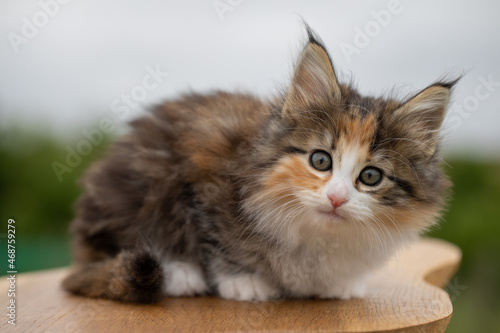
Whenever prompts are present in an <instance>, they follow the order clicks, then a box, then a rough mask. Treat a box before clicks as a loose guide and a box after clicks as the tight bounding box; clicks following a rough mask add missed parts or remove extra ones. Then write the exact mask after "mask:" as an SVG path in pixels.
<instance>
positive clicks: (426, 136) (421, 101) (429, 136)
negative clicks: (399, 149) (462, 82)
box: [394, 81, 456, 152]
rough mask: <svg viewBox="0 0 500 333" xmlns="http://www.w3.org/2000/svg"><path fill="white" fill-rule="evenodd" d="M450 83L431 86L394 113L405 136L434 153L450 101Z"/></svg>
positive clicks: (451, 84)
mask: <svg viewBox="0 0 500 333" xmlns="http://www.w3.org/2000/svg"><path fill="white" fill-rule="evenodd" d="M455 82H456V81H454V82H451V83H436V84H433V85H431V86H429V87H427V88H425V89H424V90H422V91H421V92H419V93H418V94H416V95H415V96H414V97H412V98H410V99H409V100H408V101H406V102H405V103H404V104H403V105H402V106H401V107H400V108H398V109H397V110H396V111H395V112H394V117H395V118H394V120H395V121H396V122H399V123H400V124H404V127H405V129H406V132H407V134H408V135H409V136H410V137H411V138H412V139H413V140H416V142H419V143H421V144H422V145H424V146H427V147H428V148H429V152H434V150H435V149H434V148H435V146H436V144H437V142H438V136H439V131H440V129H441V125H442V123H443V120H444V117H445V115H446V110H447V108H448V103H449V101H450V94H451V88H452V87H453V85H454V84H455Z"/></svg>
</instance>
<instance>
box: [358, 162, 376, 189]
mask: <svg viewBox="0 0 500 333" xmlns="http://www.w3.org/2000/svg"><path fill="white" fill-rule="evenodd" d="M359 180H360V181H361V182H362V183H363V184H365V185H368V186H375V185H378V184H380V182H381V181H382V171H380V169H377V168H374V167H367V168H364V169H363V171H361V173H360V174H359Z"/></svg>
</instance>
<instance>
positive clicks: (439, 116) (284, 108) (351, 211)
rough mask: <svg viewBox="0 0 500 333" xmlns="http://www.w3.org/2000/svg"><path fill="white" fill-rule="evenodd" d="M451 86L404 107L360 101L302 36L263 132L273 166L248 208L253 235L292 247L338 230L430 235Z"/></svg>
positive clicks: (443, 187) (442, 182) (441, 182)
mask: <svg viewBox="0 0 500 333" xmlns="http://www.w3.org/2000/svg"><path fill="white" fill-rule="evenodd" d="M453 83H454V82H452V83H435V84H433V85H431V86H429V87H427V88H426V89H424V90H422V91H421V92H419V93H417V94H416V95H414V96H413V97H411V98H409V99H407V100H406V101H397V100H393V99H382V98H372V97H363V96H360V95H359V94H358V93H357V92H356V90H355V89H354V88H352V87H350V86H349V85H344V84H339V82H338V81H337V77H336V74H335V71H334V68H333V66H332V63H331V61H330V57H329V55H328V53H327V52H326V50H325V48H324V47H323V45H322V44H321V43H320V42H319V40H318V39H317V38H316V37H315V36H314V35H313V34H312V33H309V42H308V44H307V45H306V47H305V49H304V51H303V53H302V54H301V56H300V58H299V60H298V63H297V65H296V68H295V71H294V74H293V78H292V83H291V85H290V86H289V88H288V90H287V92H286V94H285V95H284V96H283V100H282V101H281V102H280V103H279V105H278V107H277V109H279V115H277V116H276V123H275V124H274V125H272V126H270V127H271V128H272V129H271V132H272V133H273V135H274V136H273V139H272V140H270V141H271V142H272V144H268V145H267V146H265V147H262V150H263V153H262V155H263V156H265V157H264V159H268V160H274V162H273V163H272V165H271V166H270V167H268V168H267V171H266V172H264V174H263V175H261V178H260V181H259V183H260V186H259V190H258V191H257V192H255V193H254V194H253V195H252V196H251V197H250V200H249V201H248V203H247V208H248V209H249V210H251V211H253V212H257V213H256V214H257V216H258V219H259V220H260V221H261V227H262V228H265V229H268V231H270V232H273V233H274V234H275V235H278V234H279V233H281V232H286V231H287V230H288V231H290V230H294V233H293V234H294V235H295V237H298V238H300V237H302V236H301V235H303V236H304V237H306V235H307V234H309V233H310V232H313V233H315V232H326V231H327V230H331V231H333V232H335V230H337V231H338V230H339V229H342V228H343V229H345V228H347V229H353V230H354V229H356V230H360V231H363V230H367V231H372V232H374V233H378V232H384V231H388V232H389V231H390V230H392V231H394V232H396V233H398V232H401V231H405V230H413V231H420V230H423V229H425V228H427V227H429V226H430V225H432V224H433V223H435V220H436V218H437V217H438V215H439V213H440V211H441V210H442V208H443V205H444V203H445V197H446V192H447V189H448V188H449V186H450V183H449V181H448V180H447V178H446V177H445V176H444V174H443V173H442V171H441V170H440V169H439V157H438V155H437V150H438V145H439V130H440V127H441V123H442V121H443V118H444V116H445V113H446V108H447V105H448V101H449V98H450V89H451V88H452V85H453ZM276 156H278V158H276ZM363 232H365V231H363Z"/></svg>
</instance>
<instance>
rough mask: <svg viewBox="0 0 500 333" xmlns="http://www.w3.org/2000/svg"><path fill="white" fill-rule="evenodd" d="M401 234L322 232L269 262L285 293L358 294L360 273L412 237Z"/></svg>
mask: <svg viewBox="0 0 500 333" xmlns="http://www.w3.org/2000/svg"><path fill="white" fill-rule="evenodd" d="M401 236H402V235H401V234H399V233H396V234H394V235H391V234H389V233H387V234H386V235H385V237H383V236H382V235H380V237H379V239H375V238H374V237H373V235H372V237H369V235H368V234H367V233H365V234H364V235H360V234H356V235H354V234H345V233H342V237H340V236H334V235H323V236H320V237H318V238H316V239H310V240H309V241H308V242H307V243H302V244H300V245H298V246H295V247H294V248H292V249H288V250H287V251H282V252H281V253H280V254H279V255H278V256H276V257H275V258H273V259H271V264H272V266H273V268H274V272H275V274H276V275H277V277H278V279H279V280H280V282H281V284H282V287H283V288H284V289H285V291H286V293H287V294H288V295H289V296H292V297H310V296H316V297H321V298H342V299H346V298H351V297H362V296H363V295H364V277H365V276H366V275H367V274H369V273H370V272H371V271H373V270H375V269H376V268H378V267H380V266H381V265H382V264H383V262H385V261H386V260H387V259H388V258H389V257H390V256H392V255H394V254H395V251H396V249H397V248H398V247H399V246H400V245H401V243H403V240H404V239H410V238H412V237H411V235H410V234H408V235H405V236H406V237H404V238H403V237H401Z"/></svg>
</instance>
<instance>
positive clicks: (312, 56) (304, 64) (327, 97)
mask: <svg viewBox="0 0 500 333" xmlns="http://www.w3.org/2000/svg"><path fill="white" fill-rule="evenodd" d="M308 33H309V43H308V44H307V46H306V47H305V49H304V51H303V52H302V54H301V56H300V58H299V61H298V62H297V65H296V66H295V70H294V72H293V78H292V83H291V84H290V87H289V88H288V91H287V93H286V96H285V104H284V107H283V117H285V118H289V119H293V118H295V116H297V115H299V113H300V112H301V110H307V109H310V108H318V107H319V108H321V107H323V106H325V107H326V106H328V105H331V104H333V103H335V102H338V101H339V100H340V87H339V84H338V82H337V78H336V76H335V72H334V70H333V65H332V62H331V61H330V57H329V56H328V53H327V52H326V50H325V48H324V46H323V45H322V44H321V43H320V42H319V41H318V39H317V38H316V37H315V36H314V35H313V33H312V32H311V31H310V30H308Z"/></svg>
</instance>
